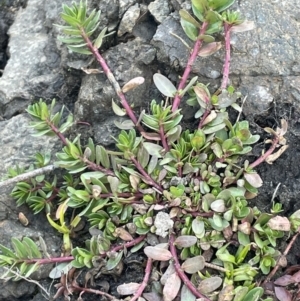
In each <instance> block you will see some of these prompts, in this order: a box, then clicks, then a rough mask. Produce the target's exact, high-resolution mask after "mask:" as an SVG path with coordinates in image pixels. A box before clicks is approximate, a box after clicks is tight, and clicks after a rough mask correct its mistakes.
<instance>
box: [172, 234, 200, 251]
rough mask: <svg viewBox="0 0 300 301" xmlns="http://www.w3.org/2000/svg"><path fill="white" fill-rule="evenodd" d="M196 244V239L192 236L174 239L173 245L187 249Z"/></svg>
mask: <svg viewBox="0 0 300 301" xmlns="http://www.w3.org/2000/svg"><path fill="white" fill-rule="evenodd" d="M196 242H197V237H196V236H192V235H182V236H179V237H177V238H176V239H175V242H174V244H175V245H176V246H178V247H181V248H188V247H191V246H193V245H194V244H195V243H196Z"/></svg>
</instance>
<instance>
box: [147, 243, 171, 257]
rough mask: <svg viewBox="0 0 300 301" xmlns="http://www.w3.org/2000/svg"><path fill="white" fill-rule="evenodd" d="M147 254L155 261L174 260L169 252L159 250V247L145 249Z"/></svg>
mask: <svg viewBox="0 0 300 301" xmlns="http://www.w3.org/2000/svg"><path fill="white" fill-rule="evenodd" d="M144 252H145V254H146V255H147V256H148V257H149V258H152V259H154V260H159V261H167V260H170V259H171V258H172V254H171V252H170V251H169V250H166V249H162V248H159V247H157V246H155V247H151V246H148V247H146V248H145V249H144Z"/></svg>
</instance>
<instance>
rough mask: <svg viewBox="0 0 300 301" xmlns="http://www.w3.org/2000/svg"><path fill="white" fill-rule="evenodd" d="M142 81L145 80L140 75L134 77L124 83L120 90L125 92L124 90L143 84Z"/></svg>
mask: <svg viewBox="0 0 300 301" xmlns="http://www.w3.org/2000/svg"><path fill="white" fill-rule="evenodd" d="M144 81H145V79H144V78H143V77H141V76H139V77H135V78H133V79H131V80H130V81H129V82H127V83H126V84H125V85H124V87H123V88H122V92H123V93H126V92H128V91H130V90H132V89H134V88H136V87H138V86H139V85H141V84H143V83H144Z"/></svg>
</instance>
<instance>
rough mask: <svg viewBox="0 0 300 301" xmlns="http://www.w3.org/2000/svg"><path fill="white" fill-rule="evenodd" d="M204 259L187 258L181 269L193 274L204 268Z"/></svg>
mask: <svg viewBox="0 0 300 301" xmlns="http://www.w3.org/2000/svg"><path fill="white" fill-rule="evenodd" d="M204 265H205V259H204V257H203V256H200V255H199V256H195V257H192V258H188V259H187V260H186V261H185V262H184V263H183V264H182V265H181V268H182V269H183V270H184V271H185V272H186V273H189V274H194V273H196V272H198V271H200V270H202V269H203V268H204Z"/></svg>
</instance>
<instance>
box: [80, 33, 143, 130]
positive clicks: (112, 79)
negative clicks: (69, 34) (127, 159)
mask: <svg viewBox="0 0 300 301" xmlns="http://www.w3.org/2000/svg"><path fill="white" fill-rule="evenodd" d="M81 35H82V37H83V39H84V40H85V42H86V43H87V47H88V48H89V50H90V51H91V52H92V54H93V56H94V57H95V58H96V60H97V62H98V63H99V64H100V65H101V67H102V69H103V71H104V73H105V75H106V77H107V79H108V80H109V82H110V83H111V85H112V86H113V88H114V90H115V92H116V93H117V95H118V97H119V99H120V101H121V104H122V106H123V108H124V109H125V111H126V113H127V115H128V116H129V118H130V119H131V120H132V122H133V123H134V125H135V126H136V128H137V129H138V130H139V131H140V132H141V133H142V132H144V129H143V128H142V126H141V125H140V124H138V119H137V117H136V116H135V114H134V112H133V110H132V109H131V107H130V105H129V103H128V101H127V99H126V97H125V95H124V93H123V92H122V89H121V87H120V85H119V83H118V82H117V80H116V79H115V77H114V75H113V73H112V72H111V70H110V69H109V67H108V65H107V64H106V61H105V59H104V58H103V57H102V55H101V54H100V53H99V51H98V48H96V47H94V45H93V43H92V41H91V40H90V39H89V37H88V36H87V35H86V33H85V32H84V30H83V29H81Z"/></svg>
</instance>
